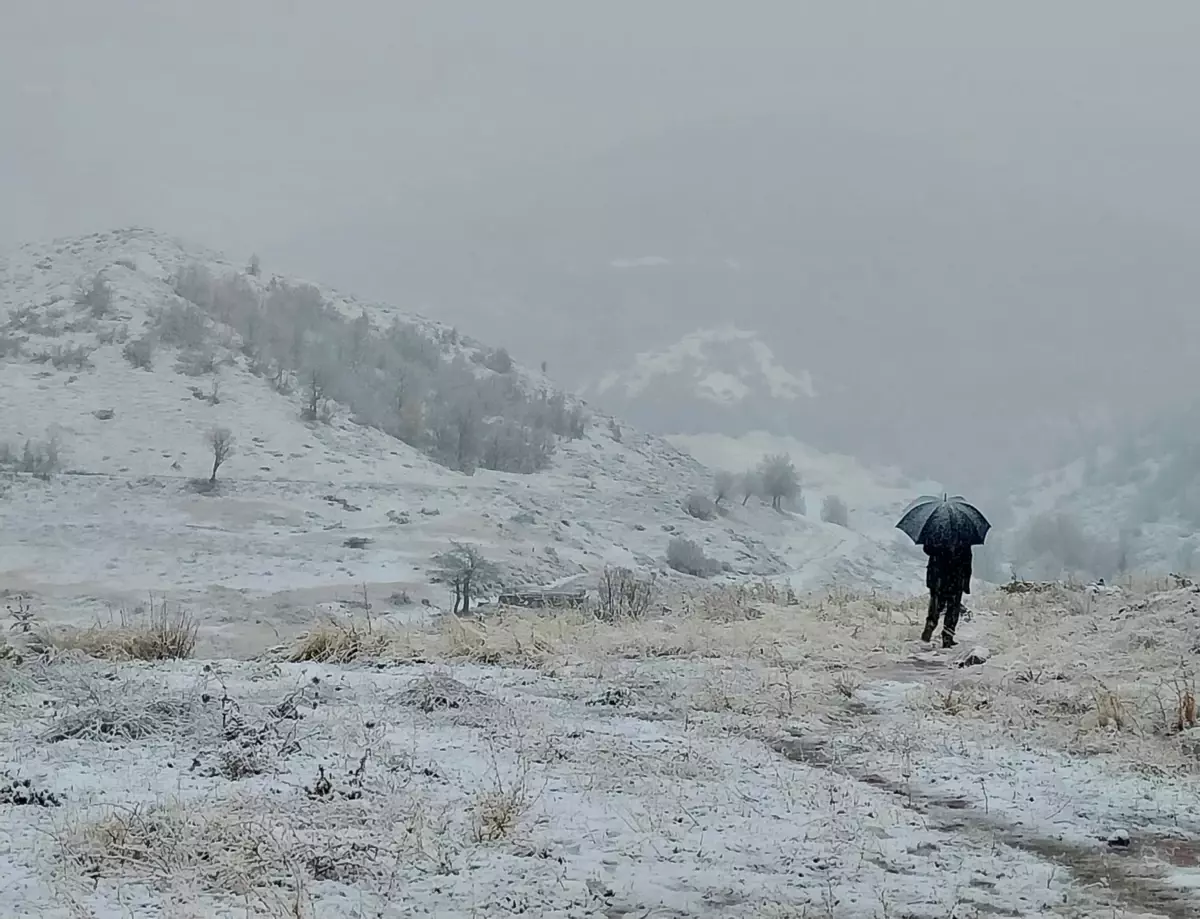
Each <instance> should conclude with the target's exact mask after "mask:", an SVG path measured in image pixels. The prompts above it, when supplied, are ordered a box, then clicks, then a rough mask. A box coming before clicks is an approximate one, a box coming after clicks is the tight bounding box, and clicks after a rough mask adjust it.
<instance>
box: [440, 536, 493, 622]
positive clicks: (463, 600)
mask: <svg viewBox="0 0 1200 919" xmlns="http://www.w3.org/2000/svg"><path fill="white" fill-rule="evenodd" d="M433 562H434V565H435V568H434V583H437V584H448V585H449V586H450V587H451V589H452V590H453V591H454V609H453V612H454V613H455V614H458V613H462V614H464V615H465V614H467V613H469V612H470V611H471V598H472V597H473V596H474V595H475V593H476V592H477V591H479V590H486V589H487V588H488V587H491V586H494V585H495V584H496V582H497V580H498V579H499V573H500V572H499V569H498V568H497V567H496V566H495V565H494V564H492V563H491V562H489V561H488V560H487V559H486V558H484V557H483V555H482V554H481V553H480V551H479V550H478V549H476V548H475V547H474V546H469V545H466V544H465V543H461V542H454V543H451V544H450V549H449V550H448V551H446V552H443V553H441V554H440V555H436V556H434V559H433Z"/></svg>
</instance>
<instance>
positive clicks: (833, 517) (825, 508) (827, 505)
mask: <svg viewBox="0 0 1200 919" xmlns="http://www.w3.org/2000/svg"><path fill="white" fill-rule="evenodd" d="M821 519H822V520H824V521H825V522H826V523H834V524H837V525H838V526H840V527H848V526H850V509H849V508H848V507H846V502H845V501H843V500H842V499H841V498H839V497H838V496H837V495H826V496H825V500H824V501H822V502H821Z"/></svg>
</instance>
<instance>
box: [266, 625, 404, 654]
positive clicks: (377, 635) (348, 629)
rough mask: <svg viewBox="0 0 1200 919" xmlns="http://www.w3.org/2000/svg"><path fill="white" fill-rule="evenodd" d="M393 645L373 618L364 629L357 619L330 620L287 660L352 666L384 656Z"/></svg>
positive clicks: (304, 639) (303, 640)
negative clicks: (373, 623) (355, 620)
mask: <svg viewBox="0 0 1200 919" xmlns="http://www.w3.org/2000/svg"><path fill="white" fill-rule="evenodd" d="M392 644H393V642H392V639H391V638H390V637H389V636H388V635H387V634H386V633H384V632H380V631H378V630H376V629H375V628H374V627H373V626H372V624H371V621H370V620H369V619H368V620H367V621H366V623H365V624H364V625H361V626H360V625H359V624H358V623H356V622H354V621H353V620H344V621H342V620H338V619H330V620H328V621H327V622H322V623H320V624H318V625H316V626H314V627H313V628H311V629H309V631H308V632H307V633H306V634H305V635H304V636H303V637H302V638H301V639H300V640H299V642H297V644H296V646H295V647H294V648H293V649H292V651H291V653H289V654H288V658H287V659H288V661H289V662H291V663H293V664H299V663H307V662H313V663H319V664H351V663H353V662H355V661H359V660H371V659H378V658H380V657H383V656H385V655H386V654H387V652H388V649H389V647H390V646H391V645H392Z"/></svg>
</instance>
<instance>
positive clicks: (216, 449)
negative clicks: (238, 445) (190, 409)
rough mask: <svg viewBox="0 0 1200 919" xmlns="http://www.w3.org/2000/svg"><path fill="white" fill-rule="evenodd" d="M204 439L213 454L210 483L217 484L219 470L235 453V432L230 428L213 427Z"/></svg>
mask: <svg viewBox="0 0 1200 919" xmlns="http://www.w3.org/2000/svg"><path fill="white" fill-rule="evenodd" d="M204 439H205V442H206V443H207V444H208V448H209V449H210V450H212V455H213V466H212V475H211V476H209V477H208V481H209V483H210V484H216V481H217V470H218V469H220V468H221V464H222V463H224V462H225V460H227V459H229V457H230V456H231V455H232V454H233V432H232V431H230V430H229V428H213V429H212V430H211V431H209V432H208V434H206V435H205V438H204Z"/></svg>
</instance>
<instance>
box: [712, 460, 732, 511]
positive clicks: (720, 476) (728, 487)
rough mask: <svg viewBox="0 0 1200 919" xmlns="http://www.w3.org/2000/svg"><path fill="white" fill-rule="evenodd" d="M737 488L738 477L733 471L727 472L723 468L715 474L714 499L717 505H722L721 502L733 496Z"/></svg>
mask: <svg viewBox="0 0 1200 919" xmlns="http://www.w3.org/2000/svg"><path fill="white" fill-rule="evenodd" d="M736 488H737V479H736V478H735V477H734V474H733V473H732V472H727V471H726V470H724V469H721V470H719V471H718V472H717V474H716V475H714V476H713V499H714V501H715V502H716V504H717V507H720V506H721V502H722V501H724V500H726V499H727V498H730V497H732V496H733V493H734V490H735V489H736Z"/></svg>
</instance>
